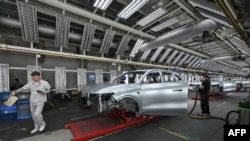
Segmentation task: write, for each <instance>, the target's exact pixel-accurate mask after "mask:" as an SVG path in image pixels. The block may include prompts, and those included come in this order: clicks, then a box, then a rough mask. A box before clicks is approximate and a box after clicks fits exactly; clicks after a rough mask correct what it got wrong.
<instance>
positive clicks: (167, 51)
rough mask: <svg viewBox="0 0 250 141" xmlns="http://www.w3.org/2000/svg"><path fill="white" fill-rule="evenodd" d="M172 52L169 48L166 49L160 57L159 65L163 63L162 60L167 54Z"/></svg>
mask: <svg viewBox="0 0 250 141" xmlns="http://www.w3.org/2000/svg"><path fill="white" fill-rule="evenodd" d="M171 51H172V49H171V48H168V49H167V50H166V51H165V52H164V54H163V55H162V56H161V58H160V60H159V63H162V62H163V61H164V59H165V58H166V57H167V56H168V54H169V53H170V52H171Z"/></svg>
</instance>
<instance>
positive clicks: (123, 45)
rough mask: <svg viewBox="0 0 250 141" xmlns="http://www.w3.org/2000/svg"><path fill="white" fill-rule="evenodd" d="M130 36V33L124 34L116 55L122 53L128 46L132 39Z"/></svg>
mask: <svg viewBox="0 0 250 141" xmlns="http://www.w3.org/2000/svg"><path fill="white" fill-rule="evenodd" d="M130 38H131V37H130V36H129V35H124V36H123V37H122V40H121V43H120V44H119V47H118V49H117V51H116V55H122V54H123V53H124V51H125V49H126V47H127V46H128V43H129V41H130Z"/></svg>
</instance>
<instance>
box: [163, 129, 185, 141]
mask: <svg viewBox="0 0 250 141" xmlns="http://www.w3.org/2000/svg"><path fill="white" fill-rule="evenodd" d="M159 128H160V129H161V130H163V131H165V132H168V133H169V134H172V135H175V136H177V137H179V138H182V139H184V140H187V141H188V140H190V139H189V137H186V136H184V135H182V134H180V133H177V132H174V131H171V130H169V129H166V128H163V127H159Z"/></svg>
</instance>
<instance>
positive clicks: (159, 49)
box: [150, 46, 164, 61]
mask: <svg viewBox="0 0 250 141" xmlns="http://www.w3.org/2000/svg"><path fill="white" fill-rule="evenodd" d="M163 48H164V46H160V47H158V48H157V50H156V51H155V53H154V55H153V56H152V57H151V59H150V61H155V60H156V58H157V57H158V56H159V54H160V53H161V51H162V49H163Z"/></svg>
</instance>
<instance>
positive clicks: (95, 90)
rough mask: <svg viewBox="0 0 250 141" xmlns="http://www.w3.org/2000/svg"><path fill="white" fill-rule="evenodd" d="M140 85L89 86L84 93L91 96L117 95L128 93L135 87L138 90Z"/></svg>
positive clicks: (110, 84)
mask: <svg viewBox="0 0 250 141" xmlns="http://www.w3.org/2000/svg"><path fill="white" fill-rule="evenodd" d="M138 86H139V84H119V83H118V84H117V83H103V84H94V85H89V86H87V87H86V88H85V89H84V90H83V93H89V94H107V93H117V92H118V91H119V92H122V91H123V92H126V91H127V92H128V91H130V90H132V89H134V88H135V87H136V88H138Z"/></svg>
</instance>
